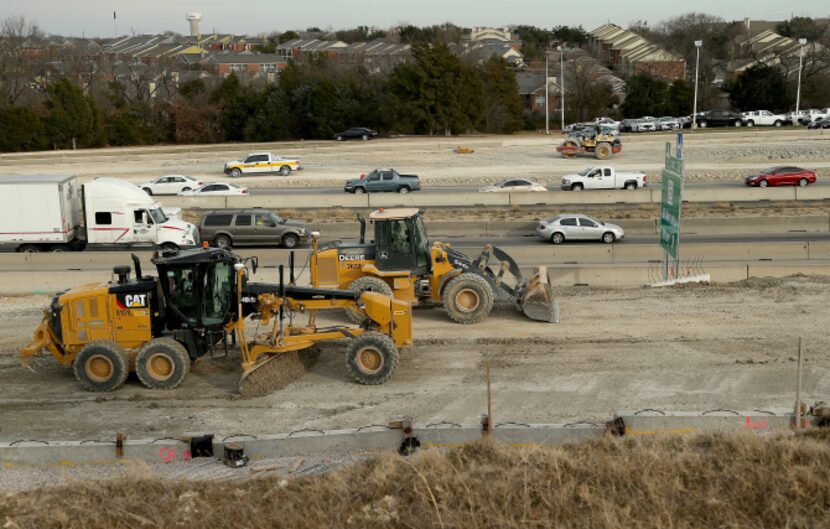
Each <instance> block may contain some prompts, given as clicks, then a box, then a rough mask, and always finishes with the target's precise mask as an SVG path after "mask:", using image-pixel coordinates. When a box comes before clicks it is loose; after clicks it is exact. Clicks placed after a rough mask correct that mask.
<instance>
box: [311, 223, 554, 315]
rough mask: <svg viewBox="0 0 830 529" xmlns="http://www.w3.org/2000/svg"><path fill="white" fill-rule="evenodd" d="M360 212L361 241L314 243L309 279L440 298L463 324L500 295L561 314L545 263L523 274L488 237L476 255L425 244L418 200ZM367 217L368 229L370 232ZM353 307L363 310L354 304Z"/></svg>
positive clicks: (420, 300)
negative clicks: (409, 204) (370, 233)
mask: <svg viewBox="0 0 830 529" xmlns="http://www.w3.org/2000/svg"><path fill="white" fill-rule="evenodd" d="M358 220H359V222H360V239H359V241H358V242H356V243H345V242H342V241H334V242H329V243H325V244H322V245H319V246H315V249H314V251H313V253H312V256H311V280H312V285H314V286H316V287H320V288H340V289H346V288H348V289H350V290H352V291H353V292H356V293H360V292H365V291H374V292H380V293H383V294H386V295H389V296H394V297H395V298H396V299H399V300H403V301H408V302H410V303H412V304H413V305H417V304H442V305H443V307H444V309H445V310H446V312H447V314H448V315H449V316H450V318H452V319H453V320H454V321H456V322H458V323H463V324H469V323H476V322H479V321H481V320H483V319H484V318H486V317H487V316H488V315H489V314H490V311H491V310H492V308H493V303H494V301H496V299H497V298H501V299H505V300H509V301H512V302H513V303H514V304H515V305H516V306H518V308H519V310H521V311H523V312H524V313H525V315H527V316H528V317H529V318H531V319H534V320H540V321H547V322H556V321H558V318H559V314H558V307H557V305H556V303H555V301H554V299H553V291H552V290H551V284H550V278H549V277H548V272H547V268H546V267H544V266H540V267H537V268H535V269H534V270H533V273H532V275H531V277H530V279H527V278H525V277H524V276H523V275H522V272H521V270H520V268H519V266H518V264H517V263H516V261H515V260H514V259H513V258H512V257H511V256H510V255H509V254H507V252H505V251H504V250H502V249H500V248H497V247H494V246H492V245H490V244H487V245H485V247H484V249H483V250H482V251H481V253H480V254H479V255H477V256H475V257H469V256H467V255H465V254H464V253H462V252H460V251H458V250H456V249H454V248H452V247H451V246H450V245H449V244H445V243H441V242H435V243H433V244H431V245H430V242H429V237H428V235H427V228H426V225H425V223H424V219H423V210H419V209H415V208H400V209H387V210H384V209H380V210H377V211H375V212H373V213H371V214H370V215H369V218H368V222H367V219H362V218H359V219H358ZM367 224H371V226H372V229H373V235H374V236H373V238H371V239H368V238H367V234H366V229H367ZM315 244H316V243H315ZM350 315H351V316H352V317H353V318H354V319H355V320H356V321H359V320H360V318H362V316H361V315H360V314H357V313H356V312H354V311H352V312H351V313H350Z"/></svg>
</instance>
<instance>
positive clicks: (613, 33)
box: [588, 23, 683, 62]
mask: <svg viewBox="0 0 830 529" xmlns="http://www.w3.org/2000/svg"><path fill="white" fill-rule="evenodd" d="M588 35H590V36H591V37H593V38H594V39H596V40H599V41H601V42H603V43H605V44H608V45H609V46H610V47H611V49H612V50H616V51H618V52H619V54H620V56H621V57H622V58H623V59H625V60H626V61H627V62H657V61H678V62H680V61H683V59H682V58H681V57H678V56H677V55H674V54H672V53H669V52H668V51H666V50H664V49H663V48H661V47H659V46H657V45H655V44H652V43H651V42H649V41H647V40H646V39H644V38H643V37H641V36H640V35H637V34H636V33H634V32H632V31H628V30H626V29H623V28H621V27H620V26H618V25H616V24H610V23H609V24H604V25H602V26H600V27H598V28H596V29H594V30H593V31H591V32H589V33H588Z"/></svg>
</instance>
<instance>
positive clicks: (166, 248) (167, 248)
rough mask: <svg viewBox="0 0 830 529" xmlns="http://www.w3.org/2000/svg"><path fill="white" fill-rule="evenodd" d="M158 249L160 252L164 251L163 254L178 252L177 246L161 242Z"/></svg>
mask: <svg viewBox="0 0 830 529" xmlns="http://www.w3.org/2000/svg"><path fill="white" fill-rule="evenodd" d="M159 248H161V250H162V251H164V252H177V251H179V246H178V245H177V244H175V243H172V242H163V243H161V245H160V246H159Z"/></svg>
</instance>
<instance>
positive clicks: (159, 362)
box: [135, 338, 190, 389]
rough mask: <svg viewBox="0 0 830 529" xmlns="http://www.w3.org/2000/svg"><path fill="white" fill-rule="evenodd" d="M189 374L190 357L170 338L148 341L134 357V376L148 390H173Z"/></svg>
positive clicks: (180, 345)
mask: <svg viewBox="0 0 830 529" xmlns="http://www.w3.org/2000/svg"><path fill="white" fill-rule="evenodd" d="M188 373H190V356H189V355H188V354H187V349H185V348H184V346H183V345H182V344H180V343H179V342H177V341H176V340H174V339H172V338H156V339H155V340H150V341H149V342H147V343H146V344H144V346H143V347H142V348H141V349H140V350H139V351H138V355H137V356H136V357H135V374H136V375H138V379H139V380H140V381H141V383H142V384H144V385H145V386H147V387H148V388H150V389H173V388H175V387H176V386H178V385H179V384H181V383H182V381H183V380H184V378H185V377H186V376H187V374H188Z"/></svg>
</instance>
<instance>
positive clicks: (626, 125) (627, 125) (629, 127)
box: [619, 118, 637, 132]
mask: <svg viewBox="0 0 830 529" xmlns="http://www.w3.org/2000/svg"><path fill="white" fill-rule="evenodd" d="M636 124H637V120H636V119H630V118H627V119H624V120H622V121H620V127H619V131H620V132H634V128H635V125H636Z"/></svg>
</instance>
